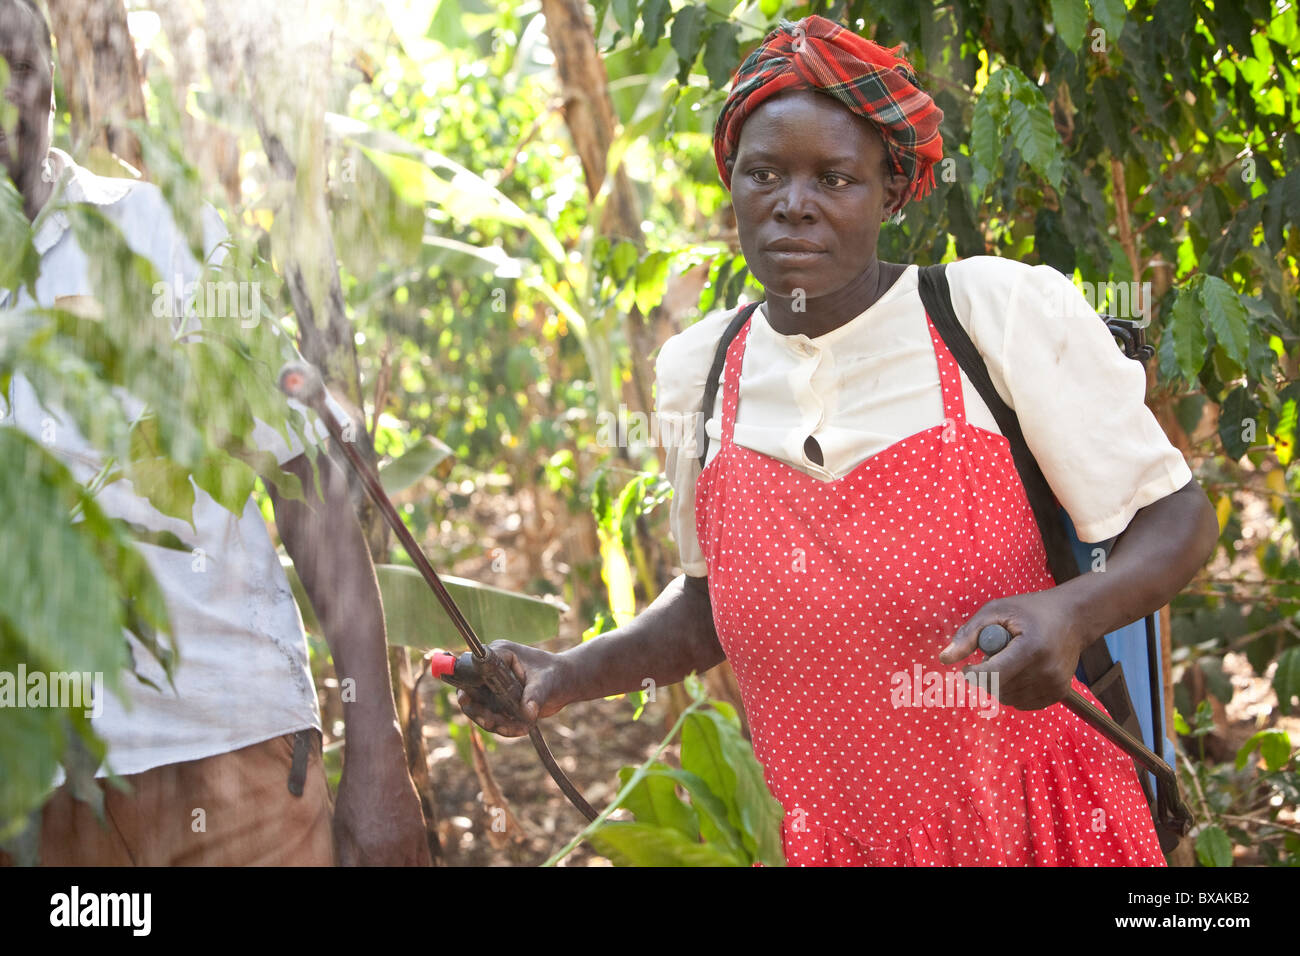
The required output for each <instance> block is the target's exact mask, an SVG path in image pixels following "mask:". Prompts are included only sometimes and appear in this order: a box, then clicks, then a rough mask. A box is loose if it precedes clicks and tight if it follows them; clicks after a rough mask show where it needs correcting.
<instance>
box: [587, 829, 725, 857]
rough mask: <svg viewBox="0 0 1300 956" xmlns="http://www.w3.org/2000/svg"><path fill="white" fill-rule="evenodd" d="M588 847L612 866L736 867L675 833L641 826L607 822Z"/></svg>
mask: <svg viewBox="0 0 1300 956" xmlns="http://www.w3.org/2000/svg"><path fill="white" fill-rule="evenodd" d="M589 839H590V841H591V845H592V846H594V847H595V848H596V852H598V853H599V854H600V855H601V856H604V857H608V858H609V859H610V860H612V861H613V863H614V865H615V866H737V865H738V864H737V863H736V861H735V860H734V859H733V858H731V857H729V856H727V855H726V854H725V853H720V852H719V851H718V850H716V849H714V848H713V847H711V846H709V845H708V844H707V843H697V842H695V841H692V840H689V839H687V838H686V837H684V836H682V835H681V834H680V833H678V832H677V831H676V830H666V829H661V828H659V827H655V826H649V825H647V824H643V823H606V824H603V825H602V826H601V827H600V828H599V829H598V830H596V831H595V832H594V833H592V834H591V836H590V838H589Z"/></svg>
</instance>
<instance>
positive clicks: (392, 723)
mask: <svg viewBox="0 0 1300 956" xmlns="http://www.w3.org/2000/svg"><path fill="white" fill-rule="evenodd" d="M0 56H3V58H4V59H5V61H6V62H7V63H8V65H9V70H10V82H9V85H8V87H7V89H6V90H5V96H6V98H7V99H8V100H9V101H10V102H11V103H13V104H14V105H15V106H16V107H17V109H18V124H17V126H16V128H15V129H14V130H13V131H11V132H9V133H6V134H2V135H0V158H3V160H4V166H5V169H6V171H7V172H8V175H9V177H10V178H11V179H12V180H13V182H14V183H15V185H16V186H17V188H18V189H19V191H20V192H21V194H22V197H23V201H24V209H25V212H26V214H27V216H28V217H29V219H31V220H32V222H33V227H34V229H35V245H36V249H37V252H38V253H39V254H40V256H41V267H40V273H39V276H38V278H37V281H36V283H35V301H34V302H33V301H32V300H31V298H30V297H29V296H28V294H27V292H26V290H23V291H21V292H20V294H19V295H18V297H17V301H15V302H5V301H3V299H0V310H3V309H14V310H17V309H23V308H25V307H31V306H33V305H35V306H39V307H51V306H55V305H57V304H59V303H60V302H62V301H67V300H68V299H69V298H81V297H89V298H91V299H93V297H94V295H95V289H94V288H91V287H90V283H89V280H88V275H87V268H86V260H85V255H84V253H83V252H82V250H81V249H80V248H79V247H78V245H77V243H76V240H75V238H74V236H73V234H72V232H71V231H70V230H69V228H68V222H67V217H66V216H65V215H64V214H63V213H61V212H60V208H61V207H62V206H64V205H65V204H71V203H88V204H91V205H93V206H95V207H96V208H97V209H98V211H99V212H101V213H102V214H103V215H104V216H105V217H106V218H107V219H108V220H110V221H111V222H113V223H114V224H115V225H116V226H117V227H118V228H119V229H120V230H121V232H122V235H123V238H124V239H125V241H126V242H127V244H128V245H129V246H130V247H131V249H132V250H133V251H134V252H136V253H137V254H138V255H141V256H143V257H145V258H146V259H148V260H149V261H150V262H151V263H152V264H153V266H154V268H155V270H156V271H157V273H158V275H159V276H160V277H162V278H163V279H164V280H165V281H166V282H168V283H171V282H173V280H174V277H176V276H180V277H182V280H183V281H182V283H181V288H177V289H174V290H173V291H174V294H175V295H178V296H179V295H180V294H181V291H182V289H183V288H184V286H185V285H186V284H189V283H192V282H194V281H195V280H197V279H198V278H199V275H200V271H201V270H200V267H199V264H198V263H196V262H195V261H194V259H193V257H192V256H191V254H190V252H189V247H188V245H187V243H186V241H185V239H184V238H183V236H182V235H181V232H180V230H179V229H178V228H177V227H176V225H175V223H174V221H173V219H172V215H171V211H170V209H169V208H168V206H167V203H166V202H165V200H164V199H163V197H162V194H161V192H160V191H159V190H158V189H157V187H155V186H153V185H151V184H149V183H144V182H135V181H131V180H124V179H109V178H104V177H101V176H97V175H95V174H93V173H91V172H89V171H88V170H85V169H82V168H81V167H79V166H77V165H76V164H75V163H73V162H72V160H71V159H70V158H69V157H68V156H67V155H66V154H65V153H63V152H61V151H59V150H55V149H51V148H50V138H51V132H52V127H53V113H52V110H53V92H52V89H53V50H52V44H51V40H50V34H49V28H48V25H47V24H46V23H45V20H44V18H43V16H42V15H41V14H40V12H39V11H38V10H37V8H36V7H35V6H34V5H32V4H31V3H30V2H28V0H0ZM204 227H205V228H204V231H205V234H206V235H205V239H206V247H207V248H208V249H209V250H213V249H214V246H215V244H216V242H218V241H219V240H220V239H221V231H222V227H221V223H220V220H219V218H218V217H217V216H216V214H215V212H213V211H211V210H207V211H206V213H205V214H204ZM210 254H211V253H210ZM2 295H5V294H4V293H0V296H2ZM169 305H170V303H169ZM163 311H165V312H169V313H170V309H164V310H163ZM143 321H166V319H157V318H154V317H152V316H150V317H146V318H145V319H143ZM4 398H5V399H6V401H5V407H4V411H5V413H6V417H5V419H3V420H0V426H7V427H16V428H19V429H22V430H24V431H27V432H28V433H30V434H44V435H45V436H46V437H52V439H53V440H52V442H49V443H48V444H50V447H51V449H52V451H53V452H54V453H55V454H56V455H58V456H59V457H60V458H61V459H62V460H63V461H64V462H65V463H66V464H67V465H68V467H69V468H70V469H71V470H72V471H73V474H74V475H75V476H77V478H78V479H79V480H82V481H88V480H89V479H90V478H91V477H93V476H94V475H95V473H96V472H97V471H98V470H99V468H100V466H101V465H102V463H103V456H102V455H101V454H100V453H99V452H98V450H97V449H95V448H94V447H92V446H91V445H90V444H89V443H88V442H87V441H86V440H85V439H84V438H83V437H82V436H81V435H80V434H79V433H78V431H77V429H76V427H75V426H74V425H73V424H72V423H71V421H69V420H67V419H66V418H65V416H63V415H62V414H60V413H59V411H58V410H57V409H47V408H44V407H42V406H41V404H40V397H39V396H38V395H37V394H36V393H35V392H34V391H33V389H32V387H31V385H30V384H29V383H28V382H27V381H26V380H25V379H23V378H22V376H21V375H16V376H15V377H14V381H13V383H12V386H11V388H10V389H9V394H8V395H6V396H4ZM51 425H52V426H53V427H50V426H51ZM42 430H44V431H42ZM317 434H320V432H319V430H318V432H317ZM254 441H255V442H256V443H257V444H258V445H259V447H261V448H263V449H264V450H266V451H269V452H271V453H272V454H274V455H275V458H276V461H277V462H279V463H280V465H281V466H282V467H283V468H284V469H285V470H286V471H287V472H290V473H291V474H294V475H297V476H298V477H299V479H300V480H301V483H302V487H303V489H304V494H305V500H302V501H292V500H287V499H284V498H282V497H280V496H279V495H278V494H276V493H275V490H274V488H273V487H272V486H270V485H269V484H268V489H269V490H270V492H271V497H272V501H273V503H274V506H275V516H276V524H277V528H278V530H279V533H280V536H281V538H282V539H283V541H284V544H285V548H286V550H287V551H288V552H289V555H290V556H291V557H292V558H293V560H294V563H295V566H296V569H297V572H298V575H299V577H300V578H301V579H302V582H303V585H304V587H305V588H306V590H307V593H308V595H309V597H310V598H311V601H312V605H313V608H314V610H315V612H316V615H317V617H318V618H319V620H320V621H321V625H322V629H323V631H324V634H325V637H326V639H327V641H328V643H329V645H330V649H331V652H332V654H333V658H334V664H335V668H336V670H337V672H338V676H339V678H340V680H341V681H342V682H347V684H348V686H350V687H352V688H353V690H354V693H353V694H351V695H349V696H348V697H345V705H344V713H345V717H346V721H347V738H346V745H345V746H346V750H345V758H344V769H343V776H342V779H341V781H340V784H339V790H338V798H337V803H336V804H334V805H333V806H332V807H331V798H330V794H329V789H328V785H327V783H326V780H325V775H324V771H323V766H322V764H321V757H320V715H319V709H318V704H317V699H316V692H315V687H314V685H313V682H312V677H311V672H310V669H309V667H308V656H307V646H306V641H305V637H304V634H303V627H302V620H301V617H300V615H299V612H298V609H297V605H296V604H295V602H294V599H293V595H292V593H291V591H290V589H289V585H288V582H287V580H286V578H285V575H284V571H283V570H282V569H281V567H280V564H279V559H278V557H277V554H276V551H275V548H274V546H273V545H272V543H271V539H270V536H269V534H268V532H267V528H266V524H265V522H264V521H263V520H262V517H261V513H260V512H259V510H258V508H257V506H256V504H255V503H254V502H253V501H252V500H251V499H250V500H249V501H247V502H246V503H245V505H244V508H243V511H242V513H241V514H238V515H235V514H232V513H231V512H229V511H227V510H226V509H225V508H223V507H222V506H220V505H219V504H217V503H216V501H214V500H213V499H212V498H211V497H210V496H208V495H207V494H206V493H205V492H204V491H202V490H201V489H198V488H197V487H196V488H195V503H194V511H193V519H194V520H193V527H191V526H190V525H189V524H188V523H186V522H184V521H180V520H177V519H175V518H172V517H168V516H167V515H164V514H162V513H161V512H159V511H157V510H156V509H155V508H154V507H153V506H152V505H151V504H150V503H149V502H148V501H147V500H146V499H144V498H143V497H141V496H139V495H137V494H135V493H134V492H133V491H132V489H131V486H130V483H129V481H126V480H125V479H123V480H120V481H117V482H113V483H110V484H109V485H107V486H106V487H104V488H103V489H102V490H101V491H100V493H99V494H98V496H97V499H98V502H99V504H100V505H101V506H102V508H103V509H104V511H105V512H106V513H107V514H109V515H111V516H116V517H122V518H125V519H127V520H129V521H131V522H132V523H134V524H137V525H140V526H143V527H145V528H147V529H149V530H151V531H164V532H172V533H174V534H175V535H176V536H177V537H179V538H180V540H181V541H182V542H183V543H184V544H185V546H186V550H185V551H178V550H174V549H168V548H162V547H155V546H153V545H150V544H143V543H142V544H140V545H139V546H138V547H139V550H140V551H141V553H142V554H143V555H144V557H145V559H146V560H147V561H148V563H149V566H150V569H151V570H152V571H153V574H154V576H155V578H156V579H157V580H158V582H159V584H160V585H161V587H162V589H163V593H164V597H165V600H166V602H167V606H168V612H169V617H170V620H171V624H172V630H173V634H172V637H173V639H174V641H175V643H176V645H177V648H178V652H179V658H180V662H179V665H178V667H177V670H176V673H175V675H174V689H173V686H172V685H171V684H170V683H169V682H168V680H167V678H166V675H165V674H164V673H163V671H162V669H161V667H160V666H159V665H158V664H157V662H156V661H154V660H153V658H152V657H151V655H150V654H149V653H148V652H147V651H145V650H144V649H143V648H142V647H141V646H140V645H139V644H138V643H135V642H134V638H133V637H131V636H130V635H128V636H127V637H128V641H130V642H132V644H133V659H134V662H135V665H136V668H137V673H139V674H140V676H141V677H144V678H146V679H148V680H149V681H151V682H152V684H153V685H154V687H149V686H148V685H146V684H145V683H142V682H139V681H136V680H135V678H134V677H132V676H131V675H127V679H126V684H127V686H128V689H127V694H128V695H129V697H130V701H129V703H130V705H131V706H130V707H129V708H127V707H126V706H125V704H126V703H127V701H124V700H120V699H118V698H117V697H113V696H111V695H110V696H109V697H108V699H107V700H106V701H105V704H104V708H103V713H102V714H101V715H100V716H98V717H96V718H95V719H94V720H93V728H94V730H95V732H96V733H97V734H98V735H99V736H100V737H101V738H102V739H103V740H104V741H105V742H106V743H107V745H108V751H107V758H106V759H107V765H106V766H105V767H102V768H100V771H99V774H100V775H101V776H102V775H103V774H104V773H106V772H107V770H108V769H109V767H111V769H112V770H113V772H115V773H116V774H119V775H121V776H122V778H123V780H124V781H125V782H126V784H127V785H128V790H127V792H125V793H123V792H122V791H120V790H118V789H117V788H115V787H104V788H103V789H104V797H105V800H104V807H105V819H104V822H103V823H101V822H100V821H99V820H98V819H96V815H95V813H94V811H93V810H92V809H91V808H90V805H89V804H87V803H84V802H81V801H79V800H77V799H75V798H74V796H73V795H72V794H71V793H70V792H68V789H67V788H66V787H60V788H58V789H57V790H56V791H55V792H54V794H53V795H52V796H51V798H50V799H49V801H48V802H47V803H46V805H45V807H44V809H43V812H42V820H41V833H40V860H41V862H42V863H43V864H46V865H117V864H139V865H176V864H203V865H214V864H216V865H246V864H269V865H330V864H332V863H334V862H337V863H339V864H371V865H413V864H427V863H428V862H429V859H430V857H429V848H428V844H427V838H426V830H425V826H424V820H423V816H422V812H421V808H420V803H419V798H418V796H417V794H416V792H415V788H414V785H413V784H412V782H411V779H410V776H409V774H408V772H407V767H406V753H405V748H404V743H403V737H402V733H401V730H400V728H399V726H398V723H397V716H396V712H395V706H394V701H393V695H392V685H391V682H390V677H389V670H388V660H387V653H386V649H387V641H386V636H385V630H384V620H383V609H382V606H381V604H380V599H379V591H378V585H377V582H376V579H375V574H374V569H373V566H372V564H371V562H370V556H369V552H368V549H367V546H366V542H365V540H364V537H363V535H362V532H361V528H360V526H359V525H358V523H357V521H356V518H355V514H354V512H353V509H352V506H351V503H350V500H349V496H348V488H347V482H346V480H345V479H344V477H343V475H342V473H341V472H340V471H339V470H338V469H337V468H335V467H333V466H332V465H331V464H330V462H329V459H328V456H325V455H320V456H318V457H317V459H316V463H317V466H318V467H319V469H320V482H321V493H320V494H318V493H317V492H316V485H315V481H314V477H313V472H312V465H311V463H310V461H309V459H308V456H307V455H306V454H305V453H304V451H303V449H302V448H301V447H300V446H298V447H295V446H291V445H290V444H288V443H286V441H285V440H284V439H283V438H282V437H281V436H280V435H279V434H278V433H277V432H275V431H274V430H273V429H271V428H270V427H268V426H266V425H265V424H263V423H260V422H259V423H258V425H257V429H256V431H255V433H254ZM3 719H5V718H4V715H3V714H0V720H3ZM3 759H4V760H6V761H12V760H21V759H22V755H21V754H5V755H3ZM331 817H332V819H331Z"/></svg>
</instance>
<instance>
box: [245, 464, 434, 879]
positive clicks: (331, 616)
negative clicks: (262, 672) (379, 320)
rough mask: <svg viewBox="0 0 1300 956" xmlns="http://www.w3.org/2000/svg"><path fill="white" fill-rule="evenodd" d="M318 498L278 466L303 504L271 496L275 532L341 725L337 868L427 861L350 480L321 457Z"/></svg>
mask: <svg viewBox="0 0 1300 956" xmlns="http://www.w3.org/2000/svg"><path fill="white" fill-rule="evenodd" d="M316 461H317V464H318V465H319V466H320V482H321V494H320V495H318V494H317V493H316V484H315V480H314V477H313V475H312V468H311V463H310V462H309V461H308V460H307V456H306V455H300V456H298V457H297V458H295V459H293V460H292V461H290V462H288V463H287V464H285V465H284V466H283V467H284V469H285V470H286V471H289V472H291V473H293V474H295V475H297V476H298V478H299V480H300V481H301V482H302V487H303V494H304V497H305V499H306V500H305V501H292V500H289V499H287V498H282V497H280V496H279V495H278V494H276V492H275V489H274V486H273V485H271V484H270V483H267V490H268V492H269V493H270V495H271V501H272V503H273V504H274V505H275V520H276V526H277V528H278V529H279V532H280V537H281V539H282V540H283V541H284V547H285V550H286V551H288V552H289V556H290V557H291V558H293V563H294V567H295V568H296V569H297V572H298V577H299V578H300V579H301V580H302V584H303V587H304V588H305V589H306V591H307V596H308V597H309V598H310V599H311V604H312V609H313V610H314V611H315V612H316V617H317V619H318V620H319V621H320V625H321V630H322V631H324V634H325V640H326V642H327V643H328V644H329V647H330V653H331V655H332V656H333V658H334V668H335V670H336V671H337V673H338V677H339V683H340V684H341V685H342V686H343V687H345V688H347V689H348V690H349V691H350V693H345V694H344V695H343V701H344V702H343V714H344V719H345V720H346V722H347V738H346V744H345V750H344V761H343V776H342V778H341V779H340V781H339V793H338V802H337V804H336V807H335V814H334V819H335V835H336V842H337V845H338V855H339V862H340V863H341V864H345V865H346V864H351V863H360V864H370V865H390V866H392V865H404V864H405V865H410V864H427V863H428V862H429V856H428V845H427V843H426V839H425V830H424V820H423V815H422V813H421V810H420V803H419V798H418V796H417V795H416V792H415V785H414V784H413V783H412V782H411V778H410V775H409V774H408V772H407V769H406V750H405V746H404V744H403V740H402V732H401V729H400V728H399V727H398V723H397V712H396V708H395V705H394V703H393V686H392V682H391V680H390V678H389V671H388V640H387V633H386V631H385V627H384V609H383V605H382V603H381V601H380V598H379V584H378V582H377V581H376V579H375V569H374V566H373V565H372V564H371V562H370V551H369V550H368V548H367V547H366V541H365V537H364V535H363V534H362V531H361V526H360V525H359V524H358V523H357V519H356V515H355V512H354V511H353V508H352V503H351V501H350V500H349V498H348V488H347V481H346V479H345V478H344V476H343V475H342V474H341V473H340V472H339V470H338V469H337V468H336V467H334V466H333V465H332V464H331V463H330V461H329V458H328V456H326V455H318V456H317V459H316Z"/></svg>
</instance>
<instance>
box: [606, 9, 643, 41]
mask: <svg viewBox="0 0 1300 956" xmlns="http://www.w3.org/2000/svg"><path fill="white" fill-rule="evenodd" d="M610 6H611V8H612V9H613V11H614V22H615V23H617V24H618V28H619V29H620V30H622V31H623V32H624V33H626V34H628V35H629V36H631V35H632V34H633V33H635V32H636V16H637V0H614V2H613V3H612V4H610Z"/></svg>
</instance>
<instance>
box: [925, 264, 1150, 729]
mask: <svg viewBox="0 0 1300 956" xmlns="http://www.w3.org/2000/svg"><path fill="white" fill-rule="evenodd" d="M919 273H920V278H919V285H920V293H921V302H922V303H923V304H924V305H925V311H926V312H927V313H928V314H929V316H930V320H931V321H932V322H933V323H934V327H935V328H936V329H937V330H938V331H939V335H940V337H942V339H943V341H944V344H945V345H947V346H948V351H950V352H951V353H952V356H953V358H955V359H956V360H957V364H958V365H960V366H961V370H962V371H963V372H965V373H966V377H967V378H968V379H970V382H971V384H972V385H974V386H975V390H976V391H977V392H979V395H980V398H982V399H983V400H984V404H985V405H987V406H988V408H989V411H990V412H992V413H993V418H994V420H995V421H996V422H997V423H998V430H999V431H1001V432H1002V434H1003V436H1004V437H1005V438H1006V440H1007V443H1008V444H1009V445H1010V446H1011V458H1012V460H1013V461H1014V462H1015V463H1016V471H1017V472H1018V473H1019V474H1020V480H1021V482H1022V483H1023V484H1024V486H1025V495H1026V497H1027V498H1028V499H1029V507H1030V508H1032V509H1033V512H1034V520H1035V521H1037V523H1038V533H1039V534H1040V535H1042V538H1043V547H1044V548H1046V550H1047V564H1048V567H1050V568H1051V571H1052V577H1053V578H1055V579H1056V583H1057V584H1063V583H1065V582H1066V581H1068V580H1070V579H1071V578H1075V577H1078V576H1079V565H1078V562H1077V561H1075V558H1074V549H1073V548H1071V547H1070V541H1069V538H1067V537H1066V534H1065V526H1064V525H1062V524H1061V519H1060V516H1059V514H1058V513H1057V504H1056V496H1055V495H1054V494H1053V493H1052V489H1051V486H1050V485H1048V483H1047V479H1046V478H1044V477H1043V471H1042V469H1041V468H1039V467H1038V462H1037V461H1035V460H1034V456H1033V454H1031V453H1030V451H1029V446H1028V445H1027V444H1026V443H1025V436H1024V433H1023V432H1022V431H1021V430H1020V421H1019V419H1017V418H1016V413H1015V412H1014V411H1012V410H1011V408H1010V407H1009V406H1008V405H1007V403H1006V402H1004V401H1003V400H1002V397H1001V396H1000V395H998V393H997V389H995V388H994V387H993V380H992V379H991V378H990V377H989V371H988V367H987V366H986V365H985V364H984V358H983V356H981V355H980V353H979V349H977V348H976V347H975V343H974V342H972V341H971V339H970V336H969V335H968V334H967V333H966V330H965V329H964V328H962V325H961V322H959V321H958V320H957V313H956V311H955V310H954V309H953V306H952V292H951V290H950V289H949V288H948V277H947V275H945V270H944V266H943V265H942V264H940V265H933V266H925V267H923V268H921V269H920V270H919ZM1079 660H1080V662H1081V663H1082V664H1083V672H1084V675H1085V676H1086V677H1087V678H1088V683H1089V686H1093V685H1095V684H1097V683H1098V682H1099V681H1101V680H1102V679H1103V678H1104V677H1106V675H1107V674H1110V679H1111V680H1116V679H1118V678H1119V676H1120V674H1119V672H1113V673H1112V670H1113V665H1114V661H1113V660H1112V659H1111V656H1110V651H1109V650H1107V648H1106V642H1105V640H1104V639H1099V640H1097V641H1095V642H1094V643H1093V644H1091V645H1089V646H1088V647H1087V648H1085V649H1084V651H1083V654H1081V655H1080V657H1079ZM1094 692H1095V690H1094ZM1125 695H1127V689H1126V690H1125ZM1118 705H1119V699H1118V698H1116V706H1115V707H1114V708H1112V710H1121V709H1124V708H1121V707H1119V706H1118ZM1127 710H1128V712H1129V713H1131V712H1132V705H1131V704H1130V705H1128V707H1127ZM1126 716H1127V715H1126V714H1121V715H1118V716H1117V717H1116V719H1117V720H1119V721H1121V722H1123V721H1124V719H1125V717H1126Z"/></svg>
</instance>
